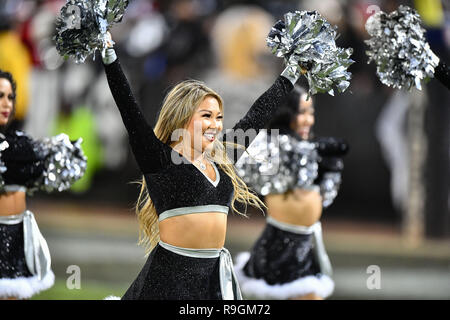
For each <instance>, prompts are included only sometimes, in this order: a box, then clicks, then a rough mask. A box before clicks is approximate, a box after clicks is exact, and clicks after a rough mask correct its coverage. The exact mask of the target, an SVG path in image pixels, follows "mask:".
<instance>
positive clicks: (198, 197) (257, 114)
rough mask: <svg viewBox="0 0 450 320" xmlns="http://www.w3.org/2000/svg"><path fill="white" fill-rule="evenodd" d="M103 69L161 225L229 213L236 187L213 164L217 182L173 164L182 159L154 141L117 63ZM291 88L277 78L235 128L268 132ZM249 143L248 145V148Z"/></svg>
mask: <svg viewBox="0 0 450 320" xmlns="http://www.w3.org/2000/svg"><path fill="white" fill-rule="evenodd" d="M104 66H105V72H106V77H107V79H108V83H109V86H110V89H111V92H112V95H113V97H114V100H115V102H116V104H117V106H118V108H119V111H120V113H121V116H122V120H123V122H124V124H125V127H126V129H127V131H128V136H129V141H130V145H131V149H132V151H133V153H134V156H135V158H136V161H137V163H138V166H139V168H140V170H141V171H142V173H143V174H144V177H145V180H146V184H147V190H148V193H149V195H150V198H151V199H152V201H153V204H154V206H155V209H156V212H157V214H158V215H159V220H163V219H165V218H168V217H171V216H174V215H180V214H188V213H199V212H223V213H228V210H229V207H230V206H231V200H232V198H233V184H232V182H231V179H230V178H229V176H228V175H227V174H226V173H225V172H224V171H223V170H222V169H221V168H220V167H219V166H218V165H216V164H215V163H212V164H213V167H214V169H215V170H216V181H211V180H210V179H209V178H208V177H207V176H206V175H204V174H203V173H202V172H201V171H200V170H199V169H197V167H195V166H194V165H193V164H191V163H190V162H188V161H172V159H176V158H178V159H180V157H182V156H181V155H180V154H179V153H178V152H176V151H174V150H173V149H172V148H171V147H170V146H169V145H167V144H165V143H163V142H162V141H161V140H159V139H158V138H157V137H156V135H155V133H154V131H153V129H152V128H151V127H150V125H149V124H148V123H147V121H146V120H145V118H144V116H143V114H142V111H141V109H140V108H139V106H138V104H137V102H136V100H135V98H134V96H133V94H132V91H131V88H130V86H129V84H128V81H127V79H126V77H125V75H124V74H123V72H122V69H121V66H120V63H119V61H118V60H116V61H114V62H113V63H111V64H109V65H104ZM292 88H293V86H292V84H291V82H290V81H289V80H288V79H286V78H284V77H283V76H279V77H278V78H277V79H276V81H275V83H274V84H273V85H272V86H271V87H270V88H269V89H268V90H267V91H266V92H265V93H263V94H262V95H261V96H260V97H259V98H258V99H257V100H256V102H255V103H254V104H253V106H252V107H251V108H250V110H249V111H248V112H247V114H246V115H245V116H244V117H243V118H242V119H241V120H240V121H239V122H238V123H237V124H236V125H235V126H234V127H233V129H234V130H236V129H242V130H244V131H246V130H248V129H255V130H256V131H258V130H259V129H262V128H264V126H265V125H266V123H267V122H268V121H269V120H270V118H271V117H272V115H273V114H274V113H275V111H276V109H277V108H278V106H279V105H281V104H282V102H283V99H284V98H285V97H286V95H287V94H288V93H289V92H290V91H291V90H292ZM248 143H250V141H248V142H247V143H246V145H247V144H248ZM172 157H175V158H172ZM180 162H181V164H179V163H180Z"/></svg>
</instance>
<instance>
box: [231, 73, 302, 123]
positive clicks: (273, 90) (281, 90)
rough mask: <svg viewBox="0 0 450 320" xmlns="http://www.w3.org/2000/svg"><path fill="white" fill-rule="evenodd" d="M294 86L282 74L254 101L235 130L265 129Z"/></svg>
mask: <svg viewBox="0 0 450 320" xmlns="http://www.w3.org/2000/svg"><path fill="white" fill-rule="evenodd" d="M293 87H294V86H293V84H292V83H291V81H290V80H288V79H287V78H286V77H284V76H283V75H280V76H279V77H278V78H277V79H276V80H275V83H274V84H273V85H272V86H271V87H270V88H269V89H268V90H267V91H266V92H264V93H263V94H262V95H261V96H260V97H259V98H258V99H257V100H256V101H255V102H254V103H253V105H252V106H251V108H250V110H248V112H247V114H246V115H245V116H244V117H243V118H242V119H241V120H239V122H238V123H236V124H235V126H234V127H233V130H237V129H242V130H244V131H247V130H249V129H254V130H256V131H257V132H258V131H259V130H261V129H263V128H264V127H265V126H266V124H267V123H268V122H269V121H270V119H271V118H272V117H273V115H274V114H275V112H276V110H277V109H278V107H279V106H280V105H281V104H282V103H283V101H284V99H285V98H286V96H287V95H288V94H289V92H290V91H291V90H292V89H293Z"/></svg>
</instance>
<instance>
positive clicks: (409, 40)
mask: <svg viewBox="0 0 450 320" xmlns="http://www.w3.org/2000/svg"><path fill="white" fill-rule="evenodd" d="M366 30H367V32H368V33H369V35H370V36H371V38H370V39H369V40H366V41H365V43H366V44H367V45H368V46H369V50H367V51H366V54H367V56H368V57H369V60H368V63H370V62H372V61H374V62H375V64H376V66H377V75H378V77H379V78H380V81H381V82H382V83H383V84H385V85H387V86H390V87H393V88H398V89H402V88H406V89H410V88H411V87H413V86H415V87H416V88H417V89H419V90H421V89H422V84H421V83H422V81H423V80H428V79H430V78H433V76H434V72H435V68H436V67H437V66H438V64H439V58H438V57H437V56H436V55H435V54H434V53H433V51H431V49H430V46H429V44H428V42H427V41H426V39H425V29H423V28H422V27H421V19H420V16H419V14H418V13H417V12H416V11H415V10H414V9H411V8H410V7H407V6H400V7H399V8H398V9H397V10H396V11H393V12H391V13H390V14H386V13H385V12H383V11H378V12H377V13H375V14H373V15H372V16H370V17H369V19H367V22H366Z"/></svg>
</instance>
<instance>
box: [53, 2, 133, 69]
mask: <svg viewBox="0 0 450 320" xmlns="http://www.w3.org/2000/svg"><path fill="white" fill-rule="evenodd" d="M127 6H128V0H67V3H66V4H65V5H64V6H63V7H62V8H61V11H60V16H59V17H58V19H57V21H56V35H55V38H54V40H55V44H56V49H57V50H58V52H59V54H60V55H61V56H63V57H71V58H73V59H74V60H75V62H77V63H82V62H84V61H85V60H86V58H87V57H88V56H89V55H91V54H92V55H94V57H95V51H96V50H99V51H101V52H102V51H104V50H106V47H107V42H108V41H110V39H109V38H108V35H107V31H108V30H109V29H110V28H111V26H112V25H114V24H115V23H118V22H120V21H121V20H122V17H123V15H124V13H125V10H126V8H127Z"/></svg>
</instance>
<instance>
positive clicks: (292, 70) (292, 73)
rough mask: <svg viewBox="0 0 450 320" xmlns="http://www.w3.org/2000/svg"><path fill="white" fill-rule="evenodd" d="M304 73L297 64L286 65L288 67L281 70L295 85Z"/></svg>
mask: <svg viewBox="0 0 450 320" xmlns="http://www.w3.org/2000/svg"><path fill="white" fill-rule="evenodd" d="M301 74H302V72H301V68H300V66H299V65H296V66H290V65H288V66H286V68H285V69H284V70H283V72H281V75H282V76H283V77H285V78H286V79H288V80H289V81H290V82H291V83H292V85H293V86H294V85H295V83H296V82H297V80H298V79H299V78H300V75H301Z"/></svg>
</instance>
